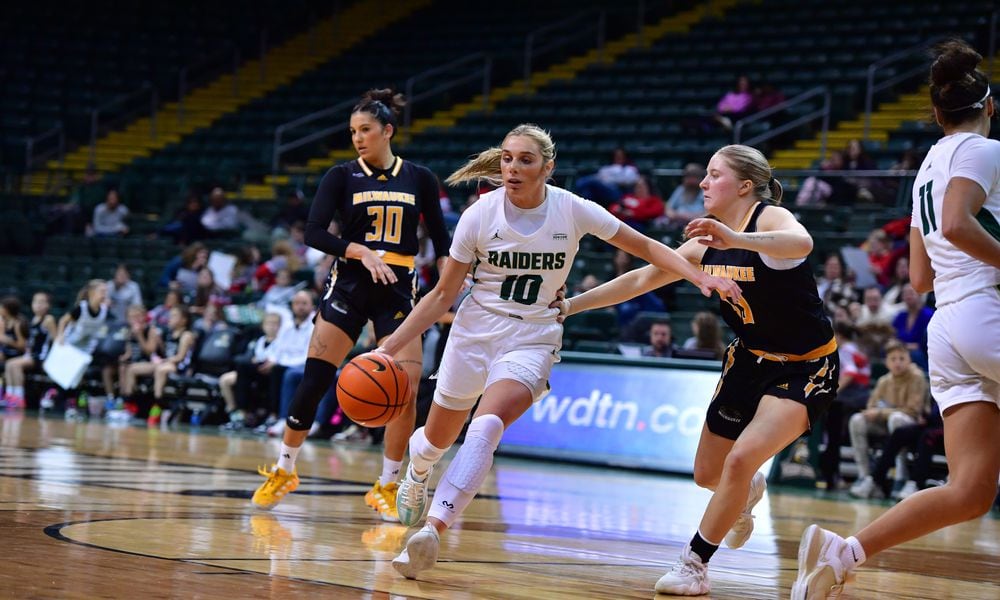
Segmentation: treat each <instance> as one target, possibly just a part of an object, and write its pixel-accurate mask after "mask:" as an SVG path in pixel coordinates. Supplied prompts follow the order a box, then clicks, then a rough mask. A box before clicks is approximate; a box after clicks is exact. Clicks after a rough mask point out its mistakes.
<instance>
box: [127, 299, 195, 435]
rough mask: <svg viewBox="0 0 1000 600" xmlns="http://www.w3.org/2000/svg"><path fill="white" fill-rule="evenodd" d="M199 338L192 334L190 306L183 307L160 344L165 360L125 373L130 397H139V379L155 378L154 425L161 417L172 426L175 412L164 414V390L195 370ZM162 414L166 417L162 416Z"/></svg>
mask: <svg viewBox="0 0 1000 600" xmlns="http://www.w3.org/2000/svg"><path fill="white" fill-rule="evenodd" d="M196 340H197V336H196V335H195V333H194V332H193V331H192V330H191V313H190V312H189V311H188V308H187V307H186V306H184V305H183V304H182V305H179V306H175V307H173V308H171V309H170V320H169V322H168V324H167V332H166V333H165V334H164V336H163V338H162V341H161V342H160V348H161V350H162V352H163V354H162V356H161V355H159V354H153V355H152V356H151V359H152V360H151V361H150V362H139V363H134V364H131V365H129V367H128V368H127V369H126V370H125V389H124V390H123V392H124V393H125V394H126V396H131V395H132V394H134V393H135V385H136V379H137V378H138V377H144V376H145V377H148V376H150V375H152V376H153V402H154V407H159V409H157V408H153V409H151V410H150V413H149V417H150V421H151V422H152V423H154V424H155V423H156V422H157V420H158V418H157V417H158V416H159V417H160V418H162V420H163V422H164V423H168V422H170V419H171V417H172V416H173V413H172V411H170V410H162V408H163V407H162V404H163V390H164V388H166V386H167V378H168V377H169V376H170V375H171V374H172V373H183V372H185V371H186V370H187V369H188V367H190V366H191V359H192V357H193V355H194V347H195V342H196ZM160 410H162V415H161V414H160Z"/></svg>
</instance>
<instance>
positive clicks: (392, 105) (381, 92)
mask: <svg viewBox="0 0 1000 600" xmlns="http://www.w3.org/2000/svg"><path fill="white" fill-rule="evenodd" d="M376 101H377V102H381V103H382V104H385V105H386V106H387V107H388V108H389V110H391V111H392V112H393V114H395V115H396V116H399V115H400V114H401V113H402V111H403V107H404V106H406V98H405V97H404V96H403V94H397V93H396V92H394V91H392V89H391V88H382V89H371V90H368V91H367V92H365V93H364V94H362V95H361V103H362V104H366V103H368V102H376Z"/></svg>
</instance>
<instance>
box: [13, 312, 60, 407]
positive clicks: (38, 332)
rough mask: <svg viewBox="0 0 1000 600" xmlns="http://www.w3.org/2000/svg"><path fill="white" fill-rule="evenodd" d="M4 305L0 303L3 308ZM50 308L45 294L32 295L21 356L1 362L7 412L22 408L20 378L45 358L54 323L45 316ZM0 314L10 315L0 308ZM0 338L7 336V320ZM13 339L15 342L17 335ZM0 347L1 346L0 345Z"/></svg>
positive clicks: (22, 381)
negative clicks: (29, 316) (8, 409)
mask: <svg viewBox="0 0 1000 600" xmlns="http://www.w3.org/2000/svg"><path fill="white" fill-rule="evenodd" d="M3 304H4V303H0V306H3ZM51 307H52V300H51V298H50V296H49V295H48V294H47V293H46V292H35V295H34V296H32V297H31V313H32V317H31V321H30V322H29V323H28V324H27V325H28V333H27V336H26V337H25V344H24V354H22V355H21V356H16V357H13V358H8V359H6V360H5V361H4V362H3V372H4V377H3V380H4V384H5V386H6V388H5V392H4V396H3V402H2V403H0V404H5V405H6V406H7V407H9V408H24V404H25V402H24V400H25V392H24V374H25V372H27V371H31V370H33V369H36V368H38V367H40V366H41V365H42V362H44V361H45V357H46V356H48V352H49V346H50V345H51V344H52V340H54V339H55V337H56V320H55V318H54V317H53V316H52V315H51V314H49V309H50V308H51ZM0 312H2V313H4V314H11V312H12V311H11V310H10V309H9V308H2V309H0ZM0 332H2V333H0V336H3V337H6V338H9V337H10V333H9V330H8V328H7V319H4V323H3V324H2V325H0ZM14 337H15V339H16V337H17V332H16V331H15V333H14ZM0 343H2V342H0Z"/></svg>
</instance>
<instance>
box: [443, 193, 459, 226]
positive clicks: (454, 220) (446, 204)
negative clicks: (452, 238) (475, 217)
mask: <svg viewBox="0 0 1000 600" xmlns="http://www.w3.org/2000/svg"><path fill="white" fill-rule="evenodd" d="M438 201H439V202H440V203H441V215H442V216H444V224H445V227H447V228H448V230H449V231H451V230H454V229H455V226H456V225H458V215H459V213H458V212H456V211H455V207H454V206H452V204H451V197H450V196H448V192H447V190H445V189H444V186H443V185H441V184H440V183H439V184H438Z"/></svg>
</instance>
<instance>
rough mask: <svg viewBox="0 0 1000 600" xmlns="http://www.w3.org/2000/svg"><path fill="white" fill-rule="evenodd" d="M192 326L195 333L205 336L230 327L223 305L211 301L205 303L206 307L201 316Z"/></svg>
mask: <svg viewBox="0 0 1000 600" xmlns="http://www.w3.org/2000/svg"><path fill="white" fill-rule="evenodd" d="M192 328H193V329H194V332H195V333H197V334H198V335H199V336H201V337H204V336H206V335H208V334H210V333H212V332H215V331H222V330H223V329H229V323H227V322H226V319H225V317H224V316H223V314H222V307H220V306H219V305H218V304H216V303H215V302H209V303H208V304H206V305H205V309H204V311H203V312H202V313H201V316H200V317H199V318H197V319H196V320H195V322H194V325H193V326H192Z"/></svg>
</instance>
